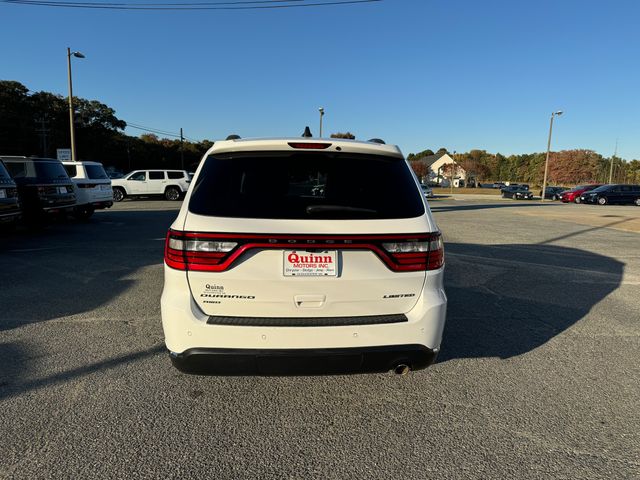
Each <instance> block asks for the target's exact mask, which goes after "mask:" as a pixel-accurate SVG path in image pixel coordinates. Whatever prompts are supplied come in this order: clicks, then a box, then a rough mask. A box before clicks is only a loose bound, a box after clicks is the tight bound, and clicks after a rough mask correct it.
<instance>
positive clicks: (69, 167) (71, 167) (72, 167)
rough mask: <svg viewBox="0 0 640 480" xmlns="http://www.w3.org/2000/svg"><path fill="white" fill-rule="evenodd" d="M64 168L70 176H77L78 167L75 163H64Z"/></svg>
mask: <svg viewBox="0 0 640 480" xmlns="http://www.w3.org/2000/svg"><path fill="white" fill-rule="evenodd" d="M64 170H65V171H66V172H67V175H69V176H70V177H75V176H76V175H77V174H78V169H77V168H76V166H75V165H64Z"/></svg>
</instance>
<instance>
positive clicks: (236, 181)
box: [189, 152, 424, 219]
mask: <svg viewBox="0 0 640 480" xmlns="http://www.w3.org/2000/svg"><path fill="white" fill-rule="evenodd" d="M189 210H190V211H191V212H193V213H196V214H199V215H212V216H220V217H240V218H284V219H368V218H371V219H377V218H410V217H417V216H419V215H422V214H424V205H423V203H422V194H421V192H420V190H418V189H417V188H416V185H415V181H414V179H413V176H412V174H411V172H410V170H409V168H408V167H407V165H406V163H405V162H404V160H403V159H401V158H390V157H383V156H372V155H357V154H335V153H315V152H314V153H311V152H305V153H299V152H294V153H288V152H286V153H284V152H268V153H267V152H264V153H257V152H251V153H242V154H239V153H236V154H219V155H217V156H214V155H212V156H209V157H208V158H207V159H206V161H205V164H204V166H203V168H202V172H201V173H200V175H198V178H197V180H196V184H195V186H194V190H193V194H192V196H191V201H190V203H189Z"/></svg>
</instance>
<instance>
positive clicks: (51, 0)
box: [5, 0, 309, 7]
mask: <svg viewBox="0 0 640 480" xmlns="http://www.w3.org/2000/svg"><path fill="white" fill-rule="evenodd" d="M306 1H309V0H251V1H248V0H238V1H231V2H193V3H188V2H179V3H167V2H163V3H134V2H118V3H115V2H93V1H88V2H70V1H63V0H6V2H5V3H23V4H31V3H34V4H43V3H45V4H48V5H70V6H74V7H75V6H84V5H98V6H116V7H117V6H122V7H126V6H129V7H131V6H143V7H152V6H198V5H210V6H213V5H244V4H248V5H255V4H263V3H295V2H306Z"/></svg>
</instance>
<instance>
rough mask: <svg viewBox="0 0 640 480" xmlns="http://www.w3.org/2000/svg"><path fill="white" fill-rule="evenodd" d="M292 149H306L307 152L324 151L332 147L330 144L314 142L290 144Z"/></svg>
mask: <svg viewBox="0 0 640 480" xmlns="http://www.w3.org/2000/svg"><path fill="white" fill-rule="evenodd" d="M289 146H290V147H291V148H304V149H307V150H324V149H325V148H329V147H330V146H331V144H330V143H314V142H289Z"/></svg>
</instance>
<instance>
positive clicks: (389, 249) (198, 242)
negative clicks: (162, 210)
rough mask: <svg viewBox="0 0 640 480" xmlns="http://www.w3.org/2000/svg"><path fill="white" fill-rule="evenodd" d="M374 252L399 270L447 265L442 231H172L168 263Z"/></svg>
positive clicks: (199, 265)
mask: <svg viewBox="0 0 640 480" xmlns="http://www.w3.org/2000/svg"><path fill="white" fill-rule="evenodd" d="M292 248H294V249H300V250H312V251H315V250H318V249H333V250H336V249H337V250H369V251H372V252H373V253H374V254H376V255H377V256H378V257H379V258H380V260H382V261H383V262H384V264H385V265H386V266H387V267H388V268H389V269H390V270H393V271H395V272H417V271H425V270H437V269H438V268H440V267H442V265H444V248H443V244H442V237H441V236H440V233H424V234H409V235H280V234H273V235H268V234H267V235H263V234H234V233H199V232H177V231H174V230H169V232H168V233H167V240H166V244H165V256H164V259H165V262H166V264H167V265H168V266H169V267H171V268H175V269H177V270H194V271H210V272H222V271H225V270H227V269H229V268H231V267H232V266H233V264H234V262H235V261H236V260H237V259H238V258H239V257H240V256H241V255H242V254H243V253H244V252H246V251H248V250H267V249H270V250H284V249H292Z"/></svg>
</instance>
